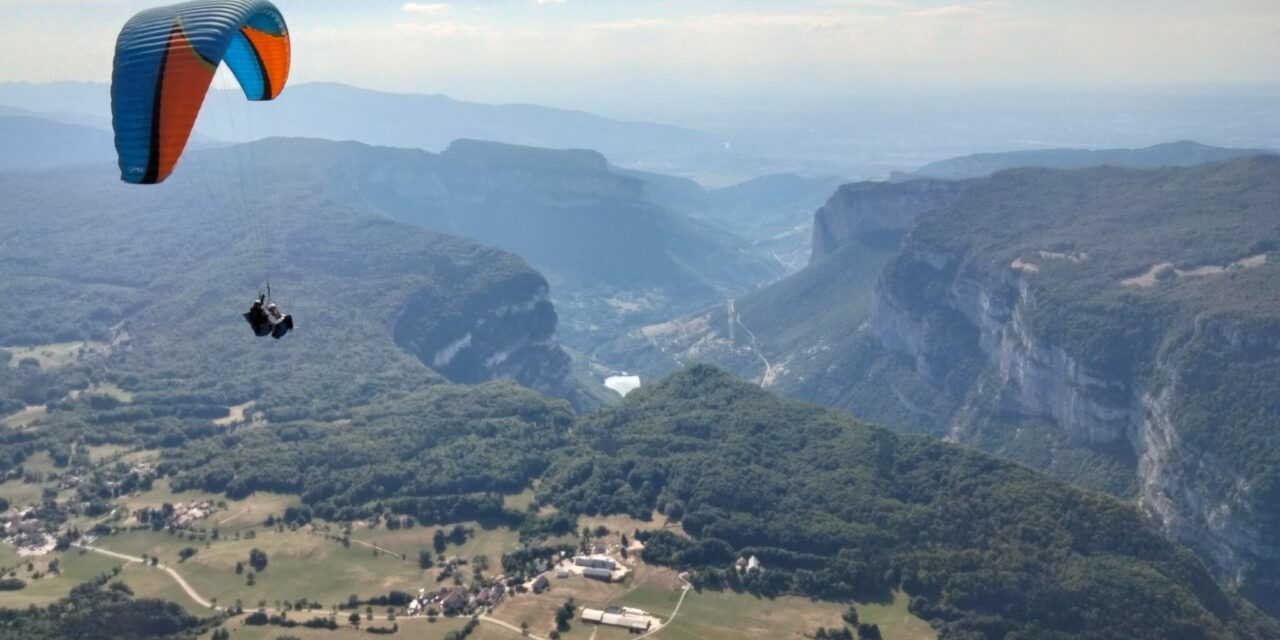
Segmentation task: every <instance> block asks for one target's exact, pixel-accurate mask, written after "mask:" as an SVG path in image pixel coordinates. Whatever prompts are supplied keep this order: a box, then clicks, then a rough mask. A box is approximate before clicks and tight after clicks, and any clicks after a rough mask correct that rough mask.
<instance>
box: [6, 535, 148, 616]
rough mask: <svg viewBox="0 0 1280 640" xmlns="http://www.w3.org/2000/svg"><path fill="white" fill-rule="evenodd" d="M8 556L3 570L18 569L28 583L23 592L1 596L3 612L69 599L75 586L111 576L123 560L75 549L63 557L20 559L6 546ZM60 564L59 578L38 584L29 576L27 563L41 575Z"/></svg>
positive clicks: (51, 576)
mask: <svg viewBox="0 0 1280 640" xmlns="http://www.w3.org/2000/svg"><path fill="white" fill-rule="evenodd" d="M5 549H6V553H5V555H4V566H5V567H13V566H14V565H15V564H17V565H18V568H17V576H16V577H17V578H19V579H21V580H25V581H26V583H27V586H26V588H24V589H22V590H20V591H4V592H0V608H11V609H15V608H26V607H27V606H28V605H33V604H34V605H36V606H38V607H43V606H45V605H48V604H49V603H51V602H54V601H56V600H58V599H60V598H64V597H66V595H67V594H69V593H71V589H72V588H74V587H75V586H76V585H78V584H80V583H82V582H85V581H86V580H90V579H92V578H95V577H97V576H99V575H101V574H103V573H110V572H111V570H112V568H114V567H118V566H121V565H123V564H125V563H124V561H123V560H117V559H115V558H108V557H106V556H102V555H98V554H96V553H80V551H79V550H76V549H72V550H70V551H66V552H64V553H52V554H48V555H44V556H40V557H32V558H19V559H17V560H16V562H15V560H14V558H16V557H17V554H16V553H13V551H12V548H11V547H8V545H5ZM55 558H56V559H57V560H58V564H59V565H60V571H61V573H59V574H53V575H45V576H44V577H42V578H40V579H39V580H33V579H32V578H31V577H30V574H28V573H27V570H26V563H27V562H28V561H30V562H32V563H34V564H35V569H36V571H38V572H41V573H46V572H47V568H48V565H49V562H50V561H52V560H54V559H55Z"/></svg>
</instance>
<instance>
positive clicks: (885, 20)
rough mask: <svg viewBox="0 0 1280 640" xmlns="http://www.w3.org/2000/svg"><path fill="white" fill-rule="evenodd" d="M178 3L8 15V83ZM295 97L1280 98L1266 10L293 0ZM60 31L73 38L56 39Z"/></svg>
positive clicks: (592, 106) (656, 100)
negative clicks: (333, 88)
mask: <svg viewBox="0 0 1280 640" xmlns="http://www.w3.org/2000/svg"><path fill="white" fill-rule="evenodd" d="M163 4H167V2H165V1H163V0H161V1H156V0H111V1H110V2H102V1H101V0H57V1H53V2H51V1H48V0H2V1H0V16H3V19H2V20H0V25H3V26H2V27H0V35H4V36H5V37H4V38H0V59H4V60H6V62H8V64H6V65H4V67H3V68H0V82H3V81H29V82H51V81H81V82H104V81H107V80H108V79H109V77H110V70H111V60H112V56H113V51H114V42H115V36H116V34H117V33H118V32H119V29H120V28H121V27H122V26H123V25H124V23H125V22H126V21H127V20H128V19H129V18H130V17H131V16H132V15H134V14H135V13H136V12H137V11H139V10H141V9H145V8H149V7H155V6H159V5H163ZM276 4H277V5H278V6H279V7H280V8H281V10H282V12H283V13H284V15H285V17H286V19H287V21H288V22H289V25H290V31H291V33H292V35H293V40H294V46H295V56H294V69H293V78H294V80H295V81H297V82H316V81H322V82H324V81H331V82H338V83H343V84H353V85H354V84H355V83H358V84H359V86H362V87H367V88H369V89H370V90H376V91H383V92H389V93H409V94H426V95H436V94H441V95H448V96H451V97H455V98H457V99H460V100H466V101H471V102H481V103H487V104H539V105H547V106H555V107H559V108H574V109H581V110H586V111H592V112H596V113H603V114H616V115H618V116H620V117H635V115H634V114H652V115H649V116H648V117H671V115H672V114H685V115H686V116H688V115H690V114H709V113H718V112H732V111H734V110H737V109H740V108H760V109H766V110H775V109H784V110H792V109H795V108H796V107H798V106H801V105H807V106H812V107H818V108H823V107H827V106H831V105H838V104H841V103H842V102H847V101H850V100H853V101H856V100H859V99H866V98H867V97H868V96H876V95H922V94H923V95H930V94H939V93H941V94H951V93H954V92H961V93H964V92H971V91H1009V90H1025V91H1050V90H1054V89H1066V90H1068V91H1082V90H1086V91H1089V90H1103V91H1106V90H1115V89H1117V88H1120V89H1126V90H1132V89H1135V88H1136V89H1141V88H1155V87H1184V88H1185V87H1197V86H1258V85H1264V86H1265V85H1274V84H1277V83H1280V65H1276V64H1275V61H1276V60H1280V8H1277V7H1276V5H1275V3H1274V2H1267V1H1263V0H1219V1H1218V2H1215V3H1213V4H1212V6H1209V7H1206V6H1205V4H1204V3H1201V2H1195V1H1193V0H1134V1H1132V2H1126V3H1123V4H1121V5H1117V3H1111V2H1105V1H1103V0H1076V1H1066V0H1044V1H1040V2H1034V3H1032V2H1007V1H1003V0H683V1H677V0H652V1H649V2H644V3H637V2H634V1H631V0H592V1H591V2H586V1H584V0H452V1H439V2H437V1H426V2H404V1H401V0H367V1H364V2H359V3H356V2H351V1H342V0H308V1H307V2H301V1H300V0H277V1H276ZM49 25H57V26H58V28H57V29H49V28H48V27H49Z"/></svg>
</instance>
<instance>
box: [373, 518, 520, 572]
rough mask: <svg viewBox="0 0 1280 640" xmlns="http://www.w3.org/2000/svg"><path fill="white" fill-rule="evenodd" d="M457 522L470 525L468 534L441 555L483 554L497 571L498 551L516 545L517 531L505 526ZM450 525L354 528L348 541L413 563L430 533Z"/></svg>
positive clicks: (446, 529)
mask: <svg viewBox="0 0 1280 640" xmlns="http://www.w3.org/2000/svg"><path fill="white" fill-rule="evenodd" d="M461 524H462V526H464V527H467V528H470V529H471V530H472V535H471V536H469V537H468V538H467V542H466V544H463V545H454V544H450V545H449V548H448V549H446V550H445V552H444V553H445V555H446V556H459V557H462V558H466V559H467V560H468V561H470V560H471V559H472V558H475V557H476V556H479V555H483V556H487V557H488V558H489V566H490V567H491V569H490V571H491V572H495V571H496V572H498V573H500V572H501V566H502V554H503V553H506V552H508V551H511V550H513V549H516V548H518V547H519V543H520V534H519V533H517V532H515V531H512V530H511V529H508V528H506V527H494V528H490V529H485V528H483V527H481V526H480V524H479V523H477V522H464V523H461ZM452 528H453V525H443V526H439V527H436V526H425V527H424V526H415V527H413V528H410V529H394V530H392V529H387V528H385V527H381V526H380V527H378V528H376V529H370V528H368V527H355V528H353V529H352V530H351V542H352V545H353V546H354V545H356V544H358V543H364V544H370V545H377V546H378V547H380V548H383V549H388V550H390V551H391V552H393V553H397V554H404V556H405V557H406V558H408V559H409V560H410V561H412V562H414V563H417V561H418V552H419V551H422V550H428V551H433V550H432V536H434V535H435V532H436V529H442V530H443V531H444V532H445V533H448V532H449V530H450V529H452ZM361 546H363V545H361ZM433 552H434V551H433ZM433 584H434V582H433Z"/></svg>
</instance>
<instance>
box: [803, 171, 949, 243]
mask: <svg viewBox="0 0 1280 640" xmlns="http://www.w3.org/2000/svg"><path fill="white" fill-rule="evenodd" d="M968 185H969V182H968V181H956V182H952V181H945V180H911V181H909V182H855V183H853V184H847V185H844V186H842V187H840V189H839V190H837V191H836V192H835V194H834V195H832V196H831V199H830V200H828V201H827V204H826V205H824V206H823V207H822V208H821V209H819V210H818V212H817V213H816V214H815V215H814V218H813V251H812V254H811V255H810V258H809V261H810V263H811V264H812V263H814V262H817V261H819V260H821V259H823V258H825V257H826V256H828V255H830V254H831V253H832V252H833V251H835V250H836V249H838V248H840V247H841V246H843V245H845V244H847V243H848V242H849V241H850V240H852V239H853V238H855V237H858V236H863V235H868V234H897V235H898V236H900V235H902V234H905V233H906V232H907V231H908V230H909V229H910V228H911V224H912V223H913V222H915V219H916V216H918V215H920V214H921V213H924V212H925V211H930V210H933V209H938V208H941V207H944V206H946V205H948V204H950V203H951V202H952V201H953V200H954V199H955V198H956V196H957V195H959V194H960V192H961V191H963V190H964V189H965V187H967V186H968Z"/></svg>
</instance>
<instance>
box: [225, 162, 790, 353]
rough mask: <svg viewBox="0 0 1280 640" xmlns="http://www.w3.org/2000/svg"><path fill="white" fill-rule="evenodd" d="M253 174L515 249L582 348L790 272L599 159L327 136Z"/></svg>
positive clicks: (257, 164) (258, 167)
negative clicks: (544, 282) (547, 285)
mask: <svg viewBox="0 0 1280 640" xmlns="http://www.w3.org/2000/svg"><path fill="white" fill-rule="evenodd" d="M246 150H247V153H248V154H249V156H250V158H251V159H250V161H251V162H252V164H253V166H254V168H255V171H257V172H260V173H261V174H262V175H264V176H266V177H268V178H269V179H271V180H287V181H299V182H304V183H306V184H307V185H308V186H309V188H312V189H313V190H316V191H320V192H324V193H327V194H330V195H331V196H332V197H335V198H338V199H340V200H342V201H343V202H346V203H348V204H351V205H352V206H358V207H361V208H365V209H373V210H376V211H381V212H383V213H385V214H387V215H388V216H390V217H392V218H394V219H396V220H399V221H402V222H409V223H412V224H415V225H419V226H423V227H427V228H431V229H435V230H438V231H443V232H446V233H453V234H459V235H464V236H467V237H469V238H473V239H475V240H479V241H480V242H483V243H486V244H492V245H496V246H498V247H500V248H503V249H506V250H508V251H511V252H513V253H515V254H517V255H519V256H521V257H523V258H525V259H526V260H528V261H529V262H530V263H532V264H533V265H534V266H535V267H536V268H537V269H538V270H539V271H540V272H542V273H544V274H545V275H546V276H547V278H548V279H549V280H550V281H551V283H552V287H553V292H554V295H555V297H556V303H557V307H558V308H559V309H560V311H561V316H562V317H563V318H565V320H566V327H565V328H564V331H565V334H566V341H570V342H572V344H574V345H575V346H580V347H585V346H590V345H591V344H594V343H595V342H597V341H599V340H601V339H603V338H604V337H607V336H612V335H616V334H617V333H618V332H620V330H622V329H623V328H629V327H634V326H640V325H642V324H646V323H648V322H652V321H654V320H657V319H659V318H663V317H669V316H670V315H672V314H673V312H674V313H680V312H686V311H690V310H693V309H697V308H700V307H702V306H705V305H706V304H708V303H709V302H711V301H713V300H720V299H724V298H728V297H731V296H733V295H737V294H740V293H742V292H745V291H749V290H751V289H752V288H753V287H755V286H758V285H760V284H762V283H765V282H768V281H770V280H772V279H773V278H775V277H777V276H779V275H781V273H782V267H781V265H779V264H778V263H777V261H775V260H773V259H772V258H770V257H769V256H768V254H767V252H765V251H763V250H760V249H757V248H754V247H752V246H751V245H750V244H748V243H747V242H746V241H744V240H742V239H741V238H739V237H737V236H735V235H733V234H731V233H728V232H725V231H722V230H718V229H715V228H713V227H711V226H709V225H706V224H702V223H699V222H697V221H696V220H692V219H690V218H689V217H687V216H684V215H681V214H679V213H674V212H672V211H670V210H668V209H666V208H665V207H663V206H661V205H660V204H657V203H655V202H654V200H653V199H652V198H651V197H650V187H649V185H648V183H646V182H644V181H642V180H641V179H639V178H635V177H632V176H630V175H625V174H624V173H622V172H617V171H615V170H613V169H612V168H611V167H610V166H609V165H608V163H607V162H606V161H605V159H604V157H603V156H601V155H600V154H598V153H595V152H593V151H554V150H549V149H538V148H532V147H516V146H509V145H501V144H496V143H488V142H479V141H469V140H461V141H457V142H455V143H453V144H452V145H450V146H449V148H448V149H446V150H445V151H444V152H443V153H441V154H431V153H427V152H425V151H418V150H411V149H393V148H387V147H369V146H365V145H361V144H356V143H335V142H327V141H321V140H294V139H291V140H268V141H264V142H261V143H254V144H252V145H248V146H247V147H246Z"/></svg>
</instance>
